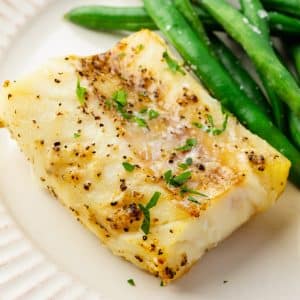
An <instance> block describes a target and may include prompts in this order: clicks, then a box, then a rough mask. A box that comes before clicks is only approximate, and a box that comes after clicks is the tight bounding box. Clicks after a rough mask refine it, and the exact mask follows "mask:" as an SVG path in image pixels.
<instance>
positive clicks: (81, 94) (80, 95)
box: [76, 79, 87, 105]
mask: <svg viewBox="0 0 300 300" xmlns="http://www.w3.org/2000/svg"><path fill="white" fill-rule="evenodd" d="M86 93H87V89H86V88H85V87H83V86H81V85H80V81H79V79H78V80H77V87H76V95H77V99H78V101H79V103H80V104H81V105H84V103H85V95H86Z"/></svg>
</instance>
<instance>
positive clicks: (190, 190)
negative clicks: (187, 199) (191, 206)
mask: <svg viewBox="0 0 300 300" xmlns="http://www.w3.org/2000/svg"><path fill="white" fill-rule="evenodd" d="M180 193H181V194H185V193H189V194H193V195H198V196H202V197H208V196H207V195H205V194H203V193H200V192H198V191H195V190H193V189H190V188H188V187H187V186H186V185H185V186H182V187H181V188H180Z"/></svg>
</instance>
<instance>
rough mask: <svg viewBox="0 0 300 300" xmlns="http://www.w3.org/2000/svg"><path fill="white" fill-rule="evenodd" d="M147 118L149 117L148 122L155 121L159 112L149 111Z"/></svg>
mask: <svg viewBox="0 0 300 300" xmlns="http://www.w3.org/2000/svg"><path fill="white" fill-rule="evenodd" d="M148 116H149V120H153V119H156V118H158V116H159V112H158V111H156V110H154V109H150V110H149V112H148Z"/></svg>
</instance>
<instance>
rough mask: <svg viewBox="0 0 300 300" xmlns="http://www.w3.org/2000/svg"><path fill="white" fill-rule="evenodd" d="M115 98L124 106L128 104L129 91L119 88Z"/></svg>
mask: <svg viewBox="0 0 300 300" xmlns="http://www.w3.org/2000/svg"><path fill="white" fill-rule="evenodd" d="M112 98H113V100H114V101H115V102H116V103H117V104H119V105H121V106H122V107H123V106H125V105H126V104H127V93H126V92H125V91H124V90H118V91H116V92H115V93H114V94H113V96H112Z"/></svg>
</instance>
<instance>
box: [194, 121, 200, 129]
mask: <svg viewBox="0 0 300 300" xmlns="http://www.w3.org/2000/svg"><path fill="white" fill-rule="evenodd" d="M192 125H194V126H195V127H197V128H199V129H202V128H203V125H202V124H200V123H198V122H193V123H192Z"/></svg>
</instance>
